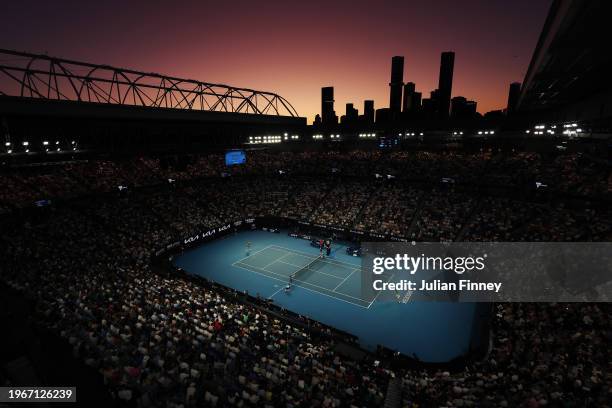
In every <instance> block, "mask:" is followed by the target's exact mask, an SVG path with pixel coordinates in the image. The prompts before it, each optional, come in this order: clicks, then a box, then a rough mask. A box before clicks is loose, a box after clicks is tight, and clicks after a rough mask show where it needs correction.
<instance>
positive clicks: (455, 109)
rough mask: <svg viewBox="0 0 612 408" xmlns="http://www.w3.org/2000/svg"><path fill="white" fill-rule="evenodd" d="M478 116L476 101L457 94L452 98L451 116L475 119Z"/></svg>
mask: <svg viewBox="0 0 612 408" xmlns="http://www.w3.org/2000/svg"><path fill="white" fill-rule="evenodd" d="M475 116H476V102H474V101H468V100H467V98H465V97H463V96H455V97H454V98H452V99H451V118H453V119H473V118H474V117H475Z"/></svg>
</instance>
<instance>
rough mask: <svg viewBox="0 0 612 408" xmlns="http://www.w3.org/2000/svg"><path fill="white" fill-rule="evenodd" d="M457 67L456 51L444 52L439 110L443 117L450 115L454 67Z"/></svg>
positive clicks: (441, 66)
mask: <svg viewBox="0 0 612 408" xmlns="http://www.w3.org/2000/svg"><path fill="white" fill-rule="evenodd" d="M454 67H455V53H454V52H452V51H446V52H443V53H442V55H441V57H440V77H439V79H438V94H437V99H438V100H437V108H438V109H437V111H438V113H439V114H440V116H441V117H443V118H446V117H448V112H449V108H450V98H451V92H452V88H453V69H454Z"/></svg>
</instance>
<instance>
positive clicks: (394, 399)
mask: <svg viewBox="0 0 612 408" xmlns="http://www.w3.org/2000/svg"><path fill="white" fill-rule="evenodd" d="M401 406H402V380H400V379H399V378H397V377H394V378H392V379H391V380H390V381H389V385H388V386H387V395H386V397H385V405H384V407H385V408H400V407H401Z"/></svg>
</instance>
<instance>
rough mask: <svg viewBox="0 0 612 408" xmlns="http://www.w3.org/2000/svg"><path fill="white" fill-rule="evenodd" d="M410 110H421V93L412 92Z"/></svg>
mask: <svg viewBox="0 0 612 408" xmlns="http://www.w3.org/2000/svg"><path fill="white" fill-rule="evenodd" d="M412 110H413V111H414V112H419V111H420V110H421V93H420V92H415V93H413V94H412Z"/></svg>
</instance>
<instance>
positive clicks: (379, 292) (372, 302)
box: [368, 274, 394, 309]
mask: <svg viewBox="0 0 612 408" xmlns="http://www.w3.org/2000/svg"><path fill="white" fill-rule="evenodd" d="M393 276H394V275H393V274H392V275H391V276H390V277H389V279H387V282H389V281H390V280H391V279H393ZM385 283H386V282H385ZM381 292H382V290H379V291H378V293H377V294H376V296H374V299H372V301H371V302H370V304H369V305H368V309H369V308H370V306H372V305H373V304H374V302H375V301H376V298H378V296H380V294H381Z"/></svg>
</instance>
